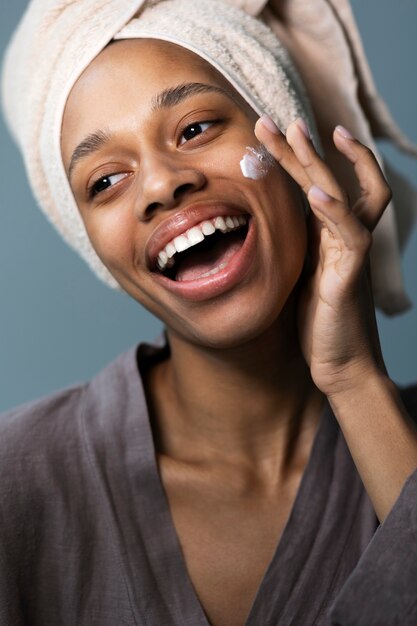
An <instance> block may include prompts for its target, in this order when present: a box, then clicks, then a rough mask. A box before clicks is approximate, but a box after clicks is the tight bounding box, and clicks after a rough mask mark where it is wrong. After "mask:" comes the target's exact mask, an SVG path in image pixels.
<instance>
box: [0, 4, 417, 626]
mask: <svg viewBox="0 0 417 626" xmlns="http://www.w3.org/2000/svg"><path fill="white" fill-rule="evenodd" d="M93 4H94V3H86V4H84V3H82V2H80V3H69V4H68V5H66V6H65V7H64V9H65V10H63V7H62V5H53V6H52V7H51V10H50V12H49V13H48V19H49V28H50V30H49V31H48V29H47V28H45V23H43V24H40V23H39V22H36V20H35V18H39V15H40V13H38V14H37V13H36V10H38V11H39V10H40V9H42V10H43V11H44V14H43V16H44V15H45V14H46V12H47V11H46V7H45V5H42V3H41V2H39V3H36V2H34V3H32V7H35V8H33V9H32V13H30V12H29V14H28V15H29V17H27V18H26V22H25V23H24V24H23V26H22V27H21V30H20V33H19V37H20V39H21V40H20V42H19V41H18V40H17V41H18V43H20V45H22V38H23V40H24V43H25V45H27V36H28V35H29V34H30V32H31V31H32V33H33V29H35V37H34V39H35V42H34V43H33V40H32V44H31V45H33V48H31V46H29V48H30V49H31V51H32V54H33V51H34V50H36V49H38V50H42V54H43V57H42V58H36V55H34V56H33V59H32V63H33V65H32V66H31V65H30V63H29V64H28V58H27V57H25V53H27V50H26V51H25V53H23V57H24V63H22V58H20V61H19V57H18V56H16V47H15V56H14V57H13V54H11V56H10V57H9V59H14V61H15V65H14V69H15V70H16V68H17V71H18V74H19V71H23V70H24V71H25V72H27V73H30V74H31V75H32V72H33V71H34V68H35V67H36V64H37V63H40V64H41V68H40V69H41V70H42V71H40V70H39V68H37V67H36V76H35V78H33V80H32V79H31V80H30V81H29V79H27V83H26V85H27V94H26V95H25V96H24V98H23V101H18V100H13V94H12V97H11V98H10V100H9V105H10V102H12V101H13V102H14V103H15V105H16V107H17V108H16V110H14V111H13V114H14V115H15V116H16V119H14V121H12V124H13V125H14V130H15V132H16V134H18V136H19V138H20V140H21V143H22V138H24V139H23V142H24V145H23V146H22V147H23V150H24V153H25V156H26V162H27V164H28V168H29V172H30V174H31V177H32V182H33V184H34V187H35V190H36V192H37V194H38V197H39V199H40V201H41V203H42V206H43V208H44V210H45V211H46V212H47V214H48V215H49V217H51V218H52V219H53V221H54V223H55V224H56V225H57V227H58V228H59V229H60V231H61V232H62V233H63V234H64V236H65V237H66V238H67V240H69V241H70V242H71V243H72V245H74V247H76V248H77V249H78V250H79V251H80V252H81V254H82V255H83V256H84V257H85V258H86V259H87V260H88V261H89V262H90V264H91V265H92V267H93V268H94V269H95V270H96V271H97V273H98V274H99V275H100V276H101V277H102V278H104V279H105V280H107V281H108V282H110V283H111V284H113V285H114V284H118V285H119V286H120V287H121V288H122V289H123V290H124V291H126V292H127V293H129V294H130V295H131V296H132V297H133V298H134V299H135V300H137V301H138V302H140V303H141V304H143V305H144V306H145V307H147V308H148V309H149V310H151V311H152V312H153V313H154V314H155V315H157V316H158V317H159V318H160V319H161V320H162V321H163V322H164V324H165V326H166V333H165V338H164V339H163V340H162V341H161V343H160V345H158V346H147V345H143V346H140V347H139V348H138V349H137V350H136V349H135V350H132V351H130V352H129V353H128V354H126V355H123V356H122V357H121V358H120V359H118V360H117V361H116V362H115V363H113V364H111V365H110V366H109V367H108V368H107V369H106V370H105V371H104V372H103V373H102V374H101V375H99V376H98V377H97V378H96V379H94V380H93V381H92V382H91V383H89V384H87V385H81V386H77V387H74V388H72V389H70V390H67V391H65V392H58V393H57V394H55V395H54V396H50V397H48V398H46V399H44V400H42V401H40V402H37V403H34V404H32V405H31V406H29V407H25V408H23V409H17V410H16V411H13V412H11V413H9V414H7V415H6V416H5V417H4V418H3V419H2V423H1V428H2V455H1V456H2V459H1V463H2V477H3V478H2V494H1V509H0V510H1V515H2V526H1V529H2V538H1V541H2V546H1V548H2V563H3V565H2V567H3V572H2V574H3V575H2V576H1V583H0V597H1V599H2V601H1V603H0V610H1V611H2V613H0V615H1V617H2V620H3V623H5V624H6V623H7V624H14V623H16V624H19V623H31V624H94V623H97V624H100V625H105V624H109V625H110V624H112V625H114V624H119V623H126V624H152V625H158V626H161V625H162V624H164V625H165V624H166V625H168V624H178V625H180V624H181V625H184V624H190V625H192V626H196V625H202V626H203V625H204V626H207V624H208V623H210V624H212V625H215V626H218V625H228V626H240V625H243V624H247V625H248V626H249V625H252V626H255V625H261V624H262V625H263V626H266V625H269V624H271V625H272V624H278V623H279V624H313V623H314V624H336V623H339V624H367V625H369V624H394V623H402V624H412V623H413V622H414V621H415V619H416V618H417V612H416V608H415V605H416V603H415V597H414V594H413V590H412V584H411V581H412V579H413V577H414V569H415V567H416V565H415V558H414V554H415V543H416V542H415V536H413V523H412V521H413V519H414V510H413V508H415V498H414V491H415V488H416V483H417V473H416V472H415V469H416V467H417V434H416V430H415V426H414V423H413V421H412V418H413V415H412V414H413V413H415V408H413V407H415V404H416V393H415V391H413V390H410V391H408V392H407V393H406V394H405V397H404V400H405V402H406V405H407V407H408V411H407V408H406V407H405V406H404V404H403V401H402V400H401V398H400V396H399V394H398V391H397V390H396V388H395V387H394V385H393V384H392V383H391V381H390V380H389V378H388V377H387V375H386V372H385V370H384V366H383V361H382V358H381V356H380V351H379V346H378V341H377V337H376V331H375V326H374V320H373V315H372V307H371V303H370V300H371V296H370V289H369V287H368V284H369V278H368V273H367V262H368V253H369V250H370V246H371V232H372V231H373V229H374V228H375V226H376V224H377V223H378V221H379V220H380V218H381V215H382V213H383V211H384V209H385V207H386V206H387V204H388V203H389V201H390V197H391V193H390V190H389V187H388V185H387V183H386V181H385V179H384V176H383V174H382V172H381V170H380V168H379V166H378V164H377V161H376V160H375V158H374V156H373V154H372V153H371V152H370V151H369V150H368V149H367V148H366V147H364V146H363V145H362V144H361V143H360V142H359V141H357V140H356V139H355V138H354V137H353V136H352V135H351V134H350V132H349V131H348V130H347V129H346V128H344V127H343V126H338V127H337V128H336V129H335V130H334V133H333V137H332V141H333V143H334V146H335V149H336V150H337V151H338V152H339V153H340V155H343V157H344V159H345V163H346V169H348V164H349V163H350V164H351V166H352V168H353V170H354V173H355V180H356V182H357V185H358V187H359V188H360V192H359V195H358V199H357V200H356V201H354V202H353V203H351V202H350V200H349V199H348V195H347V193H346V190H345V189H344V188H343V187H342V186H341V184H340V183H339V182H338V181H337V179H336V178H335V176H334V174H333V173H332V171H331V170H330V169H329V167H328V166H327V165H326V164H325V163H324V161H323V160H322V159H321V158H320V156H319V154H318V152H317V150H316V148H315V145H316V146H318V145H319V144H318V137H317V133H316V130H315V126H314V120H313V117H312V114H311V112H310V108H309V105H308V102H307V101H306V99H305V96H304V93H303V90H302V87H301V86H300V83H299V79H298V77H297V75H296V73H295V70H294V68H293V66H292V64H291V62H290V61H289V59H288V57H287V54H286V52H285V50H284V49H283V48H282V47H281V46H280V44H279V43H278V42H277V41H276V39H275V37H274V35H272V34H271V32H270V31H269V30H268V29H267V28H266V27H265V26H264V25H262V24H261V23H260V22H256V21H255V20H253V19H252V18H250V17H248V16H246V15H245V14H244V13H243V12H241V11H240V10H236V9H233V8H230V7H228V6H226V5H225V4H223V3H222V2H212V3H210V5H208V6H207V5H206V4H207V3H204V2H197V3H196V2H195V0H193V2H191V1H190V0H166V1H165V2H156V3H155V2H153V3H149V4H148V5H147V6H145V7H142V6H140V7H138V6H133V5H132V3H130V4H129V3H125V5H124V7H116V8H115V5H114V4H111V5H109V7H106V6H104V7H103V3H99V5H100V6H94V7H93ZM96 4H97V3H96ZM121 4H123V3H121ZM139 4H141V3H139ZM93 9H94V10H93ZM196 9H197V10H196ZM66 11H67V13H66ZM71 11H72V13H71ZM74 11H75V14H74ZM77 11H78V13H77ZM41 17H42V16H41ZM115 18H117V19H115ZM71 20H72V21H71ZM99 20H101V22H100V21H99ZM103 24H104V26H103ZM225 24H227V27H226V28H225V27H224V25H225ZM71 25H72V26H73V27H74V28H76V31H74V32H76V33H77V35H78V37H79V38H78V40H77V41H72V40H71V34H72V35H73V33H71V28H70V26H71ZM99 25H100V26H103V30H101V29H99V28H98V26H99ZM125 25H126V26H125ZM41 26H42V27H41ZM83 29H85V30H83ZM110 30H111V31H113V32H112V35H111V37H110V38H108V34H109V32H110ZM64 34H65V37H64V36H63V35H64ZM88 34H90V38H87V39H86V37H87V35H88ZM110 39H111V40H112V41H111V43H110V45H107V43H108V42H109V41H110ZM46 41H49V42H50V41H52V42H55V44H56V49H55V51H54V55H52V56H51V55H47V54H45V50H44V48H43V46H44V45H45V42H46ZM15 45H17V44H15ZM239 45H240V46H241V49H239ZM78 46H79V48H78ZM18 49H19V50H22V48H18ZM74 51H77V52H78V55H79V58H75V59H74V60H73V62H74V65H73V66H72V65H71V67H68V65H69V59H70V55H71V54H74ZM242 51H244V53H245V54H244V56H242V55H241V56H239V55H240V53H241V52H242ZM208 60H210V63H209V62H208ZM261 60H262V63H263V65H262V66H260V65H259V62H260V61H261ZM238 61H240V64H239V63H238ZM19 62H20V64H21V65H20V66H19ZM257 62H258V65H257ZM9 63H11V61H10V60H9ZM10 67H11V66H10V65H9V71H10ZM22 68H23V70H22ZM260 69H262V72H260ZM254 70H256V71H254ZM272 79H273V80H272ZM261 104H262V105H264V108H265V109H266V110H267V111H269V112H270V113H272V114H274V117H275V119H276V121H277V122H279V124H280V126H281V127H282V128H283V129H285V131H286V133H285V135H284V134H283V133H282V132H281V131H280V130H279V128H278V126H277V124H276V123H275V122H274V121H273V120H272V119H271V117H270V116H268V115H262V116H261V118H260V119H258V117H259V113H260V108H261V107H260V105H261ZM10 111H11V108H10V106H9V118H10V119H11V116H10ZM38 114H39V117H38V118H37V117H36V116H37V115H38ZM35 122H36V123H35ZM271 155H272V157H273V158H271ZM301 192H304V194H306V197H307V200H308V205H309V207H310V208H311V215H310V216H309V217H308V218H306V212H307V211H308V207H307V206H306V203H305V200H304V196H303V194H302V193H301ZM75 205H76V206H75ZM378 523H382V525H381V527H380V528H379V530H378V531H377V532H376V533H375V530H376V527H377V525H378Z"/></svg>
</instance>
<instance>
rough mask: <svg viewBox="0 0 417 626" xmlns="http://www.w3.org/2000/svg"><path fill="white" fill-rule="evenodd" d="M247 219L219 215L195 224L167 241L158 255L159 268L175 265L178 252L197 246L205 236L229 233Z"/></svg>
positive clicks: (241, 216)
mask: <svg viewBox="0 0 417 626" xmlns="http://www.w3.org/2000/svg"><path fill="white" fill-rule="evenodd" d="M247 221H248V218H247V217H246V216H245V215H239V216H237V215H233V216H227V217H225V218H224V217H221V216H219V217H216V218H214V219H212V220H205V221H204V222H201V223H200V224H197V225H196V226H193V227H192V228H190V229H189V230H187V231H186V232H185V233H183V234H182V235H179V236H178V237H175V238H174V239H173V240H172V241H170V242H169V243H167V245H166V246H165V248H163V249H162V250H161V251H160V252H159V254H158V256H157V266H158V268H159V269H160V270H161V271H164V270H165V269H166V268H169V267H173V265H175V259H174V256H175V254H176V253H177V252H183V251H184V250H187V249H188V248H191V247H192V246H196V245H197V244H199V243H201V242H202V241H204V239H205V237H208V236H210V235H212V234H213V233H215V232H216V230H220V231H221V232H222V233H228V232H230V231H231V230H235V229H236V228H239V226H243V225H244V224H246V223H247ZM223 267H224V264H222V265H219V266H218V267H215V268H213V269H212V270H211V271H210V272H208V273H207V274H204V275H203V276H209V275H210V274H216V273H217V272H219V271H220V270H221V269H223Z"/></svg>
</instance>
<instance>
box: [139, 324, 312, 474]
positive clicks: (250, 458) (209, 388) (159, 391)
mask: <svg viewBox="0 0 417 626" xmlns="http://www.w3.org/2000/svg"><path fill="white" fill-rule="evenodd" d="M281 317H282V316H281ZM292 319H293V318H292ZM292 324H293V322H292ZM293 325H294V326H295V324H293ZM168 338H169V343H170V347H171V358H170V359H168V360H167V361H164V362H163V363H161V364H160V365H159V366H158V367H156V368H154V371H153V372H151V373H150V375H149V382H148V386H149V391H150V395H151V406H152V413H153V422H154V429H155V432H156V439H157V448H158V451H159V452H160V453H161V454H164V455H167V456H169V457H171V458H175V459H177V460H181V461H184V462H194V461H195V462H197V461H198V462H202V461H207V462H208V463H211V462H223V461H225V460H227V462H228V463H235V464H238V465H245V466H246V467H250V468H252V470H253V471H256V472H265V473H267V474H270V473H271V472H272V474H273V475H274V476H276V475H277V471H278V473H280V474H283V473H285V471H286V468H288V467H290V465H291V464H292V463H293V461H294V456H295V455H296V454H297V453H296V450H298V449H299V448H300V446H302V445H303V444H302V442H303V441H304V440H305V441H306V446H308V447H309V443H311V440H312V437H313V435H314V432H315V430H316V427H317V424H318V417H319V415H320V413H321V406H322V402H323V398H322V396H321V394H320V393H319V392H318V390H317V389H316V387H315V386H314V384H313V382H312V380H311V377H310V374H309V370H308V367H307V365H306V363H305V361H304V359H303V356H302V354H301V352H300V349H299V346H298V341H297V339H296V329H295V328H291V329H290V328H289V327H288V324H285V328H284V325H283V324H282V323H281V324H280V323H279V320H278V321H277V322H276V323H275V324H274V325H273V326H272V327H270V328H269V329H268V330H267V331H266V332H264V333H263V334H262V335H260V336H258V337H256V339H253V340H251V341H248V342H247V343H246V344H244V345H240V346H238V347H235V348H230V349H227V350H220V349H211V348H205V347H204V348H203V347H201V346H196V345H193V344H190V343H188V342H186V341H184V340H183V339H182V338H180V337H178V335H175V334H173V333H170V332H169V331H168Z"/></svg>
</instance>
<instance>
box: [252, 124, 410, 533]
mask: <svg viewBox="0 0 417 626" xmlns="http://www.w3.org/2000/svg"><path fill="white" fill-rule="evenodd" d="M263 119H265V118H263ZM272 124H273V122H272V121H271V120H269V119H267V120H266V124H265V123H262V120H261V121H260V122H258V124H257V126H256V135H257V137H258V139H259V140H260V141H261V142H262V143H263V144H265V146H266V147H267V149H268V150H269V151H270V152H271V154H273V156H274V157H275V158H276V159H277V161H278V162H279V163H280V165H281V166H282V167H283V168H284V169H285V170H286V171H287V172H288V173H289V174H290V175H291V176H292V178H293V179H294V180H295V181H296V182H297V183H298V184H299V185H300V186H301V188H302V189H303V191H304V192H305V193H306V195H307V198H308V200H309V203H310V206H311V209H312V215H311V216H310V244H311V245H310V262H311V268H310V273H309V275H308V277H307V279H306V281H305V284H304V286H303V290H302V292H301V294H300V306H299V312H300V319H299V335H300V343H301V346H302V349H303V353H304V356H305V358H306V361H307V362H308V364H309V366H310V370H311V374H312V377H313V380H314V382H315V384H316V385H317V387H318V388H319V389H320V390H321V391H322V392H323V393H325V394H326V396H327V397H328V399H329V402H330V404H331V406H332V409H333V411H334V413H335V416H336V418H337V419H338V421H339V423H340V426H341V428H342V431H343V433H344V436H345V438H346V442H347V444H348V446H349V449H350V451H351V454H352V457H353V460H354V462H355V464H356V466H357V468H358V471H359V473H360V475H361V478H362V480H363V482H364V485H365V488H366V490H367V492H368V495H369V497H370V499H371V501H372V503H373V506H374V508H375V511H376V514H377V516H378V518H379V520H380V521H381V522H382V521H383V520H384V519H385V517H386V516H387V514H388V513H389V511H390V510H391V508H392V506H393V504H394V503H395V501H396V500H397V498H398V496H399V495H400V492H401V489H402V487H403V485H404V483H405V481H406V479H407V478H408V476H409V475H410V474H411V473H412V472H413V470H414V469H415V468H416V467H417V429H416V428H415V427H414V425H413V424H412V422H411V419H410V417H409V416H408V414H407V412H406V410H405V408H404V407H403V405H402V403H401V400H400V398H399V395H398V393H397V391H396V389H395V386H394V384H393V383H392V382H391V381H390V380H389V378H388V376H387V375H386V372H385V368H384V366H383V362H382V359H381V356H380V348H379V342H378V338H377V335H376V333H375V332H374V328H373V324H372V320H373V303H372V301H371V298H370V295H369V294H370V289H369V282H368V272H367V266H368V257H369V250H370V247H371V244H372V235H371V232H372V230H373V229H374V228H375V226H376V224H377V223H378V221H379V219H380V218H381V216H382V214H383V211H384V209H385V207H386V206H387V204H388V202H389V200H390V198H391V192H390V189H389V187H388V185H387V183H386V181H385V178H384V176H383V173H382V171H381V169H380V167H379V165H378V163H377V161H376V159H375V157H374V155H373V154H372V152H371V151H370V150H368V148H366V147H365V146H363V145H362V144H361V143H360V142H358V141H356V140H355V139H354V138H353V137H352V136H351V135H350V133H349V132H348V131H346V129H343V128H340V127H339V128H337V129H336V130H335V132H334V136H333V140H334V143H335V145H336V147H337V149H338V150H339V151H340V152H341V153H342V154H343V155H344V156H345V157H346V158H347V160H348V161H349V162H350V163H351V164H352V166H353V168H354V171H355V174H356V176H357V179H358V183H359V187H360V189H361V193H360V197H359V198H358V199H357V200H356V202H354V203H353V204H351V203H350V202H349V200H348V198H347V196H346V194H345V192H344V191H343V190H342V189H341V188H340V186H339V184H338V183H337V181H336V179H335V177H334V176H333V174H332V172H331V171H330V170H329V168H328V167H327V165H326V164H325V163H324V162H323V161H322V160H321V158H320V157H319V155H318V154H317V152H316V150H315V149H314V146H313V144H312V142H311V140H310V137H309V134H308V130H307V128H306V126H305V124H304V123H303V121H302V120H297V121H295V122H294V123H293V124H291V125H290V126H289V128H288V130H287V135H286V137H285V136H284V135H283V134H282V133H280V132H279V131H278V129H275V130H274V129H273V126H272Z"/></svg>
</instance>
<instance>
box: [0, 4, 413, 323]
mask: <svg viewBox="0 0 417 626" xmlns="http://www.w3.org/2000/svg"><path fill="white" fill-rule="evenodd" d="M232 5H234V6H232ZM254 18H259V19H254ZM264 22H265V23H267V24H268V25H269V26H270V27H271V28H272V29H273V31H275V36H274V35H273V34H272V33H271V30H270V28H268V27H267V26H265V24H264ZM277 36H278V37H279V39H280V40H281V41H282V42H284V43H285V45H286V46H287V47H288V48H289V49H290V50H291V52H292V54H293V56H294V58H295V60H296V62H297V64H298V66H299V69H300V71H301V74H302V76H303V79H304V81H305V83H306V85H307V88H308V92H309V95H310V94H311V96H312V98H313V106H314V109H315V113H316V117H317V121H318V126H319V131H320V135H321V136H322V137H323V138H324V140H325V141H324V142H323V148H324V152H325V154H326V157H327V158H328V161H329V163H330V165H331V166H334V168H335V170H336V171H338V170H340V171H341V175H340V178H341V179H342V180H343V182H345V180H344V179H345V178H346V185H345V186H347V187H349V184H350V182H351V181H349V180H348V179H347V177H346V171H347V168H346V166H345V164H343V165H341V162H340V155H338V153H337V152H336V151H335V150H334V148H332V146H331V143H330V142H329V141H328V140H326V139H327V137H328V136H330V135H331V133H330V132H326V131H329V129H330V126H331V125H333V126H334V125H335V124H334V122H335V123H342V124H345V125H346V126H347V127H348V128H350V129H351V130H353V132H354V133H356V135H357V136H358V137H359V138H361V139H362V140H364V141H365V143H368V144H371V145H372V137H371V134H370V130H369V126H368V123H367V121H366V116H365V113H364V110H363V109H362V107H361V105H360V104H359V97H358V94H357V93H356V91H357V89H356V88H357V85H358V81H359V85H362V95H361V101H365V103H366V108H367V110H369V111H370V112H371V113H370V116H371V123H372V125H373V127H374V128H376V129H378V132H379V133H380V134H381V132H382V131H383V133H384V134H385V135H389V136H390V137H392V138H393V139H395V140H396V141H397V143H400V144H401V146H402V147H403V148H407V149H411V148H410V146H409V145H408V144H407V142H406V140H405V138H403V137H402V135H401V134H400V133H399V131H398V130H397V129H396V127H395V126H394V124H393V123H392V121H391V119H390V117H389V114H388V112H387V111H386V108H384V106H383V104H382V103H381V100H380V99H379V98H378V96H377V95H376V92H375V89H374V87H373V83H372V78H371V75H370V72H369V68H368V66H367V64H366V60H365V57H364V55H363V50H362V48H361V45H360V40H359V36H358V34H357V31H356V29H355V25H354V21H353V18H352V15H351V13H350V9H349V4H348V2H346V1H344V0H339V1H336V0H333V2H332V3H331V2H329V1H328V0H320V1H319V0H314V2H310V3H305V2H300V1H297V0H295V1H289V2H285V3H281V2H277V1H271V2H269V3H267V2H265V1H260V0H256V1H255V0H247V1H243V0H228V2H225V0H223V1H220V0H210V2H206V1H205V0H148V2H146V0H145V1H144V0H111V1H110V0H107V1H106V0H78V1H73V0H59V1H58V0H32V2H31V3H30V4H29V6H28V9H27V11H26V13H25V15H24V17H23V19H22V21H21V23H20V25H19V27H18V29H17V31H16V33H15V35H14V37H13V40H12V42H11V44H10V46H9V49H8V51H7V54H6V57H5V66H4V75H3V100H4V108H5V112H6V117H7V119H8V122H9V125H10V127H11V129H12V132H13V135H14V137H15V138H16V140H17V142H18V144H19V146H20V148H21V150H22V152H23V155H24V159H25V164H26V167H27V170H28V173H29V178H30V181H31V184H32V187H33V189H34V193H35V196H36V197H37V200H38V202H39V204H40V206H41V207H42V209H43V210H44V212H45V213H46V215H47V216H48V217H49V219H50V220H51V221H52V223H53V224H54V225H55V226H56V228H57V229H58V230H59V232H60V233H61V234H62V235H63V237H64V238H65V239H66V241H67V242H68V243H69V244H70V245H71V246H72V247H73V248H75V249H76V250H77V251H78V252H79V253H80V254H81V255H82V256H83V257H84V259H85V260H86V261H87V262H88V263H89V265H90V266H91V267H92V269H93V270H94V271H95V272H96V274H97V275H98V276H99V277H100V278H101V279H103V280H104V281H105V282H107V283H108V284H110V285H111V286H113V287H117V283H116V281H115V280H114V279H113V277H112V276H111V275H110V274H109V272H108V271H107V269H106V268H105V267H104V266H103V264H102V263H101V261H100V260H99V259H98V257H97V255H96V254H95V252H94V250H93V249H92V246H91V244H90V242H89V240H88V236H87V234H86V232H85V229H84V226H83V223H82V220H81V217H80V215H79V213H78V210H77V207H76V205H75V201H74V198H73V196H72V193H71V190H70V187H69V184H68V181H67V178H66V175H65V171H64V167H63V163H62V158H61V151H60V129H61V122H62V114H63V110H64V107H65V102H66V99H67V97H68V94H69V92H70V90H71V88H72V86H73V85H74V83H75V81H76V80H77V78H78V77H79V76H80V74H81V73H82V71H83V70H84V69H85V68H86V67H87V66H88V64H89V63H90V62H91V61H92V59H93V58H94V57H95V56H96V55H97V54H98V53H99V52H100V51H101V50H102V49H103V48H104V47H105V46H106V45H107V43H108V42H109V41H111V40H112V39H113V38H124V37H126V38H131V37H153V38H157V39H165V40H167V41H172V42H175V43H177V44H179V45H181V46H183V47H186V48H188V49H190V50H192V51H194V52H196V53H197V54H199V55H200V56H201V57H203V58H205V59H206V60H208V61H209V62H210V63H211V64H212V65H214V66H215V67H216V68H217V69H218V70H219V71H220V72H221V73H222V74H223V75H224V76H225V77H226V78H227V79H228V80H229V81H230V82H231V83H232V84H233V85H234V86H235V88H236V89H237V90H238V91H239V92H240V93H241V95H242V96H243V97H244V98H245V99H246V100H247V101H248V103H249V104H250V105H251V106H252V107H253V108H254V110H255V111H257V112H258V113H261V112H263V111H266V112H268V113H269V114H270V115H271V117H273V118H274V119H275V121H277V123H278V124H279V125H280V127H281V128H283V129H284V130H285V128H286V127H287V125H288V124H289V123H290V122H291V121H292V120H293V119H294V118H295V117H298V116H299V115H301V116H303V117H304V118H306V119H307V121H308V122H309V124H310V128H311V130H312V132H313V135H314V137H315V139H316V143H317V134H316V131H315V124H314V121H313V116H312V114H311V111H310V108H309V104H308V102H307V98H306V97H305V95H304V89H303V86H302V84H301V81H300V79H299V77H298V74H297V72H296V70H295V68H294V66H293V64H292V62H291V61H290V59H289V56H288V53H287V52H286V49H285V48H284V47H283V45H282V44H281V43H280V41H279V40H278V39H277ZM329 58H331V63H329ZM323 94H325V95H324V96H323ZM283 95H284V97H283ZM314 101H315V102H314ZM328 102H332V111H333V112H334V111H337V119H335V120H333V115H334V113H333V114H332V111H329V110H328ZM335 103H337V105H339V104H340V108H339V106H334V104H335ZM339 113H340V115H339ZM402 182H404V181H402ZM405 189H406V192H407V194H408V204H407V206H408V207H411V206H412V203H411V202H410V198H411V195H410V194H411V192H410V190H409V188H408V187H405ZM403 214H404V213H402V215H403ZM402 221H404V220H402ZM406 221H407V226H408V230H409V223H410V213H409V212H408V213H407V220H406ZM374 248H375V250H374V258H373V261H374V263H373V276H374V288H375V295H376V301H377V304H379V306H380V307H381V308H382V309H384V310H385V311H386V312H395V311H398V310H402V309H404V308H406V307H407V305H408V300H407V297H406V295H405V293H404V288H403V284H402V277H401V269H400V263H399V245H398V236H397V229H396V223H395V217H394V212H393V207H392V206H391V207H389V209H388V211H387V213H386V215H385V216H384V218H383V220H382V222H381V224H380V225H379V226H378V229H377V232H376V235H375V246H374Z"/></svg>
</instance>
